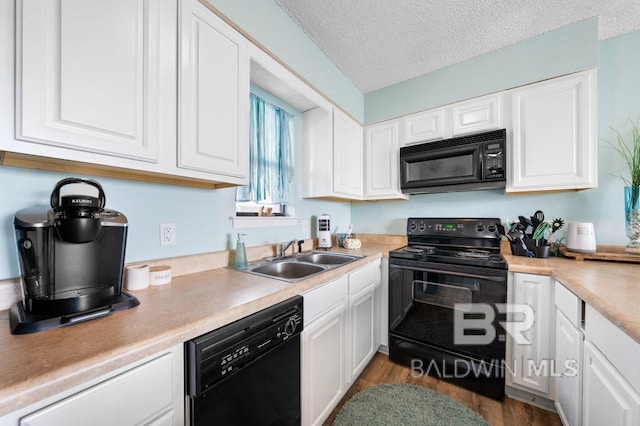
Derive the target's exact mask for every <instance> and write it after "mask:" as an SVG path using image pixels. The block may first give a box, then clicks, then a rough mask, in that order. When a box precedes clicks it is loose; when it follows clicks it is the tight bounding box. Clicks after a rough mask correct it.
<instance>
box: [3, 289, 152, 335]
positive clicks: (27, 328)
mask: <svg viewBox="0 0 640 426" xmlns="http://www.w3.org/2000/svg"><path fill="white" fill-rule="evenodd" d="M109 302H110V303H105V305H104V306H102V307H99V308H95V309H91V310H87V311H82V312H77V313H73V314H66V315H51V316H49V315H34V314H30V313H28V312H26V311H25V309H24V305H23V304H22V302H17V303H15V304H14V305H13V306H12V307H11V311H10V312H9V325H10V328H11V333H13V334H29V333H36V332H38V331H44V330H49V329H51V328H57V327H65V326H67V325H72V324H77V323H79V322H83V321H89V320H92V319H96V318H101V317H105V316H107V315H111V314H112V313H114V312H117V311H124V310H127V309H131V308H134V307H136V306H138V305H139V304H140V302H139V301H138V299H137V298H135V297H134V296H132V295H131V294H129V293H127V292H126V291H122V292H121V293H120V294H119V295H117V296H112V298H111V300H110V301H109Z"/></svg>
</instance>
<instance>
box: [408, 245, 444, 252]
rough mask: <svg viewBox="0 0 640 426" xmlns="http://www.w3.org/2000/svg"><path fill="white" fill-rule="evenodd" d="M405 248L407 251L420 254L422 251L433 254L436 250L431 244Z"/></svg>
mask: <svg viewBox="0 0 640 426" xmlns="http://www.w3.org/2000/svg"><path fill="white" fill-rule="evenodd" d="M405 250H406V251H408V252H409V253H420V254H422V253H424V254H433V253H435V252H436V248H435V247H431V246H420V247H406V248H405Z"/></svg>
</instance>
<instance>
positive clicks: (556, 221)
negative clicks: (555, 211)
mask: <svg viewBox="0 0 640 426" xmlns="http://www.w3.org/2000/svg"><path fill="white" fill-rule="evenodd" d="M563 226H564V220H562V219H553V223H552V224H551V234H554V233H555V232H556V231H557V230H558V229H560V228H562V227H563Z"/></svg>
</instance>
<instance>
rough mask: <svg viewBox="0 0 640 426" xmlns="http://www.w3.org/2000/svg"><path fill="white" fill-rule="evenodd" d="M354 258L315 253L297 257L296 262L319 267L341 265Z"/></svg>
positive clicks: (336, 254) (343, 255) (335, 254)
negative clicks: (315, 264) (317, 264)
mask: <svg viewBox="0 0 640 426" xmlns="http://www.w3.org/2000/svg"><path fill="white" fill-rule="evenodd" d="M355 259H357V258H354V256H350V255H346V254H338V253H322V252H315V253H309V254H306V255H301V256H299V257H298V262H309V263H319V264H320V265H343V264H345V263H349V262H353V261H354V260H355Z"/></svg>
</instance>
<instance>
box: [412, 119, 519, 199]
mask: <svg viewBox="0 0 640 426" xmlns="http://www.w3.org/2000/svg"><path fill="white" fill-rule="evenodd" d="M506 140H507V137H506V130H505V129H501V130H494V131H491V132H485V133H476V134H473V135H466V136H460V137H456V138H451V139H445V140H440V141H433V142H423V143H419V144H416V145H410V146H406V147H402V148H400V188H401V189H402V192H403V193H405V194H428V193H433V192H453V191H470V190H476V189H496V188H504V187H505V185H506V159H507V156H506V145H507V144H506Z"/></svg>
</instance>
